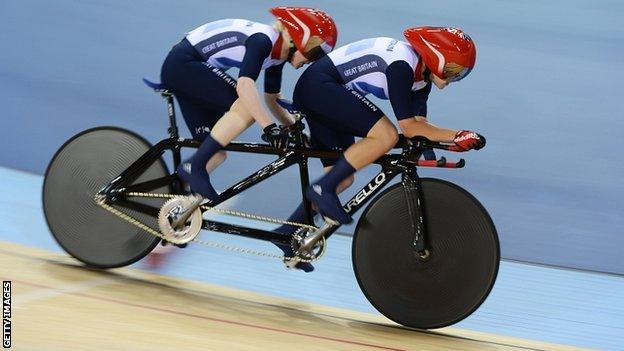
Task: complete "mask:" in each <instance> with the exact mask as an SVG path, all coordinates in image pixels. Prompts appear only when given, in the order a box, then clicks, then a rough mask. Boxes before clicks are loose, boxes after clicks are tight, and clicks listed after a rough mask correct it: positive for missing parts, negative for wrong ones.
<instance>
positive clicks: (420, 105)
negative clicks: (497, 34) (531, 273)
mask: <svg viewBox="0 0 624 351" xmlns="http://www.w3.org/2000/svg"><path fill="white" fill-rule="evenodd" d="M404 35H405V37H406V39H407V41H408V42H409V44H408V43H406V42H403V41H399V40H396V39H392V38H371V39H365V40H361V41H358V42H355V43H352V44H349V45H346V46H343V47H341V48H339V49H337V50H335V51H334V52H332V53H331V54H329V55H328V56H327V57H326V58H323V59H321V60H319V61H318V62H316V63H315V64H313V65H311V66H310V67H309V68H308V69H307V70H306V71H305V72H304V73H303V74H302V76H301V78H300V79H299V81H298V82H297V85H296V87H295V92H294V102H295V104H296V105H297V106H298V107H299V108H301V109H302V111H303V112H304V113H305V114H306V116H307V117H306V118H307V122H308V125H309V126H310V132H311V134H312V142H313V144H314V145H315V146H316V147H317V148H321V149H346V150H345V152H344V154H343V156H341V157H340V158H339V159H338V160H337V161H335V160H321V161H322V163H323V165H324V166H325V167H326V171H327V174H326V175H325V176H323V177H322V178H320V179H319V180H317V181H316V182H315V183H313V184H312V185H311V186H310V187H309V188H308V189H307V191H306V195H307V198H308V200H310V201H311V202H312V203H313V204H314V206H315V207H316V208H317V209H318V210H319V211H320V212H321V213H322V214H323V215H325V216H327V217H329V218H331V219H334V220H336V221H337V222H339V223H343V224H344V223H350V222H351V221H352V218H351V216H349V215H348V214H347V213H346V212H345V211H344V209H343V208H342V206H341V204H340V201H339V199H338V196H337V193H338V192H340V190H342V189H344V188H346V187H347V186H349V185H350V184H351V183H352V182H353V174H354V173H355V172H356V171H357V170H359V169H361V168H363V167H365V166H366V165H368V164H370V163H372V162H373V161H375V160H376V159H377V158H379V157H381V156H382V155H384V154H386V153H387V152H388V151H390V150H391V149H392V147H394V145H395V144H396V142H397V140H398V133H397V130H396V128H395V126H394V125H393V124H392V122H390V120H389V119H388V117H386V115H385V114H384V112H383V111H381V109H379V107H377V106H375V104H373V103H372V102H371V101H369V100H368V99H366V98H365V97H364V96H365V95H368V94H372V95H374V96H376V97H378V98H380V99H389V100H390V103H391V105H392V109H393V110H394V114H395V116H396V118H397V120H398V122H399V123H398V124H399V127H400V128H401V131H402V132H403V134H404V135H405V136H407V137H413V136H417V135H418V136H424V137H426V138H428V139H430V140H433V141H439V142H447V143H454V145H453V146H452V148H451V149H452V150H454V151H468V150H470V149H477V150H478V149H480V148H482V147H483V146H485V138H484V137H483V136H481V135H479V134H477V133H474V132H471V131H466V130H461V131H456V130H450V129H443V128H439V127H436V126H434V125H432V124H430V123H429V122H428V121H427V118H426V116H427V98H428V96H429V92H430V91H431V85H432V83H433V84H434V85H435V86H437V87H438V88H439V89H443V88H444V87H446V86H447V85H448V84H449V83H451V82H456V81H459V80H461V79H463V78H464V77H466V76H467V75H468V74H469V73H470V71H471V70H472V68H473V67H474V64H475V60H476V49H475V45H474V43H473V41H472V40H471V38H470V37H469V36H468V35H466V34H465V33H464V32H463V31H462V30H460V29H457V28H441V27H418V28H410V29H407V30H406V31H405V32H404ZM355 136H358V137H361V138H362V139H361V140H359V141H358V142H355V139H354V137H355ZM290 220H291V221H301V220H303V211H302V210H301V206H300V208H299V209H298V210H297V211H296V212H295V213H293V215H292V216H291V217H290ZM285 228H286V227H281V228H279V230H280V231H283V230H284V229H285Z"/></svg>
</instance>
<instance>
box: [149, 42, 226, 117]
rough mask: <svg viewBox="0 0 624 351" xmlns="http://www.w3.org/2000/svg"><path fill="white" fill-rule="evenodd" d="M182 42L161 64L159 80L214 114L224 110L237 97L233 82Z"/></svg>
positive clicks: (187, 44) (188, 44)
mask: <svg viewBox="0 0 624 351" xmlns="http://www.w3.org/2000/svg"><path fill="white" fill-rule="evenodd" d="M194 50H195V49H194V48H193V47H192V46H190V43H188V41H186V40H183V41H182V42H180V43H179V44H178V45H176V46H174V48H173V49H172V50H171V52H170V53H169V55H168V56H167V58H166V59H165V62H164V63H163V67H162V72H161V79H162V81H163V83H164V84H165V85H166V86H167V87H169V88H170V89H171V90H173V92H174V93H175V94H177V95H182V94H183V95H185V96H186V97H192V98H194V99H197V100H199V101H201V102H202V103H203V104H204V105H207V106H210V107H211V108H212V109H214V110H217V111H227V110H229V109H230V106H232V104H233V103H234V101H236V99H237V98H238V94H237V93H236V80H235V79H234V78H232V77H231V76H230V75H228V74H227V73H225V72H223V71H222V70H220V69H218V68H216V67H214V66H211V65H209V64H208V63H206V62H203V61H201V60H200V58H198V57H197V56H196V55H194V53H195V51H194Z"/></svg>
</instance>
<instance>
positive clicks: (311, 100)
mask: <svg viewBox="0 0 624 351" xmlns="http://www.w3.org/2000/svg"><path fill="white" fill-rule="evenodd" d="M421 65H422V63H421V61H420V60H419V57H418V55H417V54H416V52H415V51H414V50H413V49H412V47H411V46H410V45H409V44H408V43H406V42H403V41H399V40H396V39H392V38H385V37H379V38H370V39H364V40H360V41H357V42H354V43H352V44H348V45H345V46H343V47H341V48H338V49H336V50H334V51H333V52H331V53H329V54H328V55H327V57H324V58H322V59H321V60H319V61H317V62H315V63H313V64H312V65H311V66H310V67H309V68H308V69H306V71H305V72H304V73H303V74H302V75H301V78H299V81H298V82H297V85H296V87H295V92H294V96H293V99H294V102H295V104H296V105H297V106H298V107H299V108H301V110H302V111H303V112H304V113H305V114H306V120H307V122H308V125H309V127H310V132H311V134H312V142H313V143H314V145H315V147H318V148H321V149H330V150H331V149H343V150H344V149H346V148H348V147H349V146H351V144H353V143H354V137H355V136H358V137H365V136H366V135H367V134H368V132H369V131H370V129H371V128H372V127H373V126H374V125H375V123H377V121H379V119H380V118H381V117H382V116H384V115H385V114H384V113H383V111H381V109H380V108H379V107H377V106H376V105H375V104H374V103H372V102H371V101H370V100H368V99H367V98H366V95H368V94H372V95H373V96H375V97H377V98H380V99H385V100H390V103H391V105H392V109H393V110H394V114H395V116H396V118H397V119H398V120H401V119H405V118H410V117H414V116H424V117H426V116H427V99H428V97H429V92H430V91H431V83H430V82H427V81H426V80H425V79H424V77H423V75H422V73H421V67H422V66H421ZM321 161H322V162H323V165H324V166H329V165H332V164H334V162H335V161H333V160H321Z"/></svg>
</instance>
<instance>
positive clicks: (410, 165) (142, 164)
mask: <svg viewBox="0 0 624 351" xmlns="http://www.w3.org/2000/svg"><path fill="white" fill-rule="evenodd" d="M161 95H162V96H163V97H164V98H165V99H166V101H167V107H168V109H167V110H168V115H169V122H170V127H169V128H168V132H169V138H168V139H164V140H162V141H160V142H159V143H157V144H156V145H154V146H153V147H152V148H151V149H150V150H148V151H147V152H146V153H145V154H144V155H142V156H141V157H140V158H139V159H138V160H136V161H135V162H134V163H133V164H132V165H131V166H130V167H128V168H127V169H126V170H125V171H123V172H122V173H121V174H120V175H119V176H117V177H116V178H115V179H113V180H112V181H111V182H110V183H109V184H108V185H106V186H105V187H104V188H103V189H102V190H101V191H100V194H101V195H104V196H105V198H106V201H107V202H108V203H109V204H112V203H114V204H116V205H119V206H122V207H126V208H131V209H134V210H136V211H140V212H143V213H146V214H149V215H153V216H158V212H159V209H158V208H155V207H152V206H149V205H145V204H141V203H137V202H135V201H132V200H130V199H129V198H130V197H131V196H128V193H130V192H147V191H151V190H154V189H157V188H160V187H163V186H167V185H169V186H172V188H173V191H174V193H177V194H180V193H181V191H180V189H181V187H180V181H179V180H178V178H177V176H176V175H175V174H171V175H168V176H166V177H162V178H158V179H153V180H149V181H146V182H142V183H138V184H131V183H132V182H133V181H134V180H136V179H137V178H138V177H139V176H140V175H141V174H142V173H143V172H144V171H145V170H147V169H148V168H149V167H150V166H151V165H152V164H153V163H154V162H156V161H157V160H158V159H159V158H160V157H161V156H162V155H163V154H164V152H165V151H167V150H169V151H171V152H172V154H173V165H174V167H176V168H177V166H178V165H179V164H180V162H181V161H180V160H181V157H180V153H181V149H182V148H183V147H189V148H198V147H199V146H200V142H198V141H196V140H191V139H183V138H180V137H179V135H178V128H177V125H176V119H175V110H174V105H173V95H172V94H171V93H169V92H168V91H162V92H161ZM297 123H301V122H297ZM301 133H302V132H301ZM396 147H401V148H402V149H403V152H402V153H401V154H388V155H384V156H382V157H380V158H379V159H378V160H376V161H375V162H374V163H375V164H378V165H380V166H381V171H380V172H379V173H378V174H377V175H376V176H375V177H374V178H373V179H372V180H371V181H369V182H368V184H366V185H365V186H364V187H363V188H362V189H360V190H359V191H358V192H357V193H356V194H355V195H354V196H353V197H352V198H351V199H350V200H349V201H347V202H346V203H345V204H344V206H343V208H344V210H345V211H346V212H347V213H349V215H353V214H355V213H356V212H357V211H358V210H359V209H360V208H362V207H363V206H364V205H365V204H367V203H368V202H369V201H370V200H371V199H372V198H373V197H374V196H375V195H376V194H377V193H378V192H379V191H380V190H381V189H383V188H384V187H385V186H386V185H387V184H388V183H389V182H390V181H392V180H393V179H394V178H395V177H396V176H397V175H398V174H402V183H403V187H404V188H405V189H406V197H407V199H408V209H409V211H410V215H411V218H415V219H416V220H415V221H414V222H413V223H412V228H413V233H414V249H415V250H416V251H417V252H419V253H421V252H424V250H425V249H426V236H425V233H426V223H425V219H424V217H423V216H422V213H423V211H422V208H423V206H424V204H423V203H422V201H421V199H422V194H421V192H420V179H419V177H418V174H417V172H416V166H417V165H424V166H429V167H446V168H459V167H463V160H460V162H458V163H454V164H453V163H450V164H447V163H446V160H445V159H444V158H442V159H440V160H437V161H422V162H421V161H418V159H419V157H420V155H421V154H422V152H423V151H424V150H426V149H428V148H438V149H445V146H444V145H441V144H436V143H431V142H427V141H424V140H421V141H410V140H409V139H406V138H403V137H401V138H400V140H399V143H398V144H397V146H396ZM224 150H227V151H233V152H245V153H251V154H267V155H276V156H279V158H278V159H277V160H275V161H273V162H271V163H270V164H268V165H267V166H264V167H262V168H261V169H259V170H258V171H256V172H255V173H253V174H252V175H250V176H248V177H247V178H245V179H243V180H241V181H239V182H238V183H236V184H234V185H233V186H231V187H230V188H229V189H227V190H225V191H223V192H222V193H221V194H220V195H219V197H218V199H216V200H215V201H213V202H211V203H209V205H210V206H218V205H219V204H221V203H223V202H224V201H226V200H228V199H230V198H232V197H233V196H235V195H238V194H240V193H241V192H243V191H245V190H247V189H249V188H251V187H253V186H254V185H256V184H258V183H260V182H262V181H264V180H266V179H268V178H270V177H272V176H273V175H275V174H277V173H279V172H281V171H283V170H284V169H286V168H288V167H290V166H292V165H294V164H298V166H299V174H300V182H301V196H302V198H303V199H305V197H304V191H305V189H306V188H307V187H308V186H309V184H310V181H309V174H308V163H307V162H308V158H330V159H331V158H334V159H337V158H338V157H340V155H342V152H341V151H325V150H315V149H310V148H306V147H303V145H298V146H295V147H294V148H288V149H287V150H285V151H282V150H278V149H275V148H273V147H271V146H269V145H266V144H256V143H241V142H232V143H230V144H229V145H227V146H226V147H224ZM432 162H433V163H432ZM304 204H305V212H306V219H305V223H306V224H313V221H312V217H313V215H312V213H313V212H312V210H311V206H310V204H309V202H308V201H304ZM338 228H339V225H333V226H331V228H329V230H328V231H326V232H325V233H324V234H325V238H326V239H327V238H329V237H330V236H331V235H332V234H333V233H334V232H335V231H336V230H337V229H338ZM203 229H207V230H211V231H218V232H223V233H227V234H235V235H239V236H244V237H248V238H253V239H260V240H267V241H273V242H279V243H284V244H290V240H291V238H290V237H289V236H285V235H283V234H280V233H276V232H271V231H266V230H261V229H256V228H248V227H243V226H238V225H233V224H229V223H223V222H218V221H214V220H206V219H204V221H203Z"/></svg>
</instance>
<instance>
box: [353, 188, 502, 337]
mask: <svg viewBox="0 0 624 351" xmlns="http://www.w3.org/2000/svg"><path fill="white" fill-rule="evenodd" d="M421 184H422V191H423V203H424V206H425V218H426V225H427V241H428V244H429V250H430V255H431V256H430V257H429V259H428V260H422V259H419V258H418V257H417V254H416V253H415V251H414V249H413V244H412V242H413V235H412V231H411V227H410V221H409V220H408V218H409V213H408V209H407V206H406V201H407V200H406V196H405V193H404V190H403V187H402V185H401V184H400V183H399V184H395V185H393V186H391V187H390V188H388V189H386V190H385V191H384V192H382V193H381V194H380V195H379V196H378V197H377V198H376V199H375V201H373V203H371V204H370V205H369V206H368V207H367V208H366V210H365V212H364V213H363V214H362V217H361V218H360V220H359V222H358V224H357V227H356V229H355V233H354V236H353V245H352V260H353V269H354V272H355V276H356V278H357V281H358V284H359V286H360V288H361V290H362V292H363V293H364V295H365V296H366V298H367V299H368V301H369V302H370V303H371V304H372V305H373V306H374V307H375V308H376V309H377V310H378V311H379V312H380V313H381V314H383V315H384V316H386V317H387V318H389V319H390V320H392V321H394V322H396V323H399V324H401V325H404V326H407V327H412V328H418V329H435V328H441V327H445V326H449V325H452V324H455V323H457V322H459V321H461V320H462V319H464V318H466V317H468V316H469V315H470V314H472V313H473V312H474V311H475V310H476V309H477V308H478V307H479V306H480V305H481V304H482V303H483V301H485V299H486V298H487V296H488V295H489V293H490V291H491V289H492V287H493V286H494V283H495V281H496V276H497V274H498V267H499V262H500V245H499V241H498V235H497V233H496V228H495V227H494V223H493V222H492V219H491V218H490V216H489V214H488V213H487V211H486V210H485V208H484V207H483V206H482V205H481V204H480V203H479V201H478V200H477V199H476V198H475V197H474V196H472V195H471V194H470V193H468V192H467V191H466V190H464V189H462V188H461V187H459V186H457V185H455V184H453V183H450V182H447V181H444V180H440V179H434V178H422V179H421Z"/></svg>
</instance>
